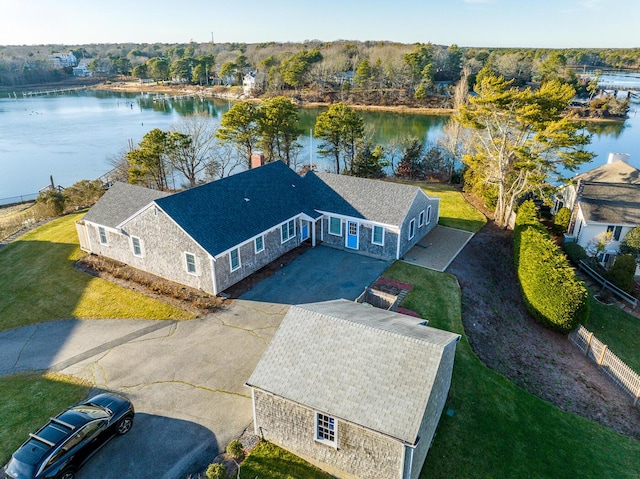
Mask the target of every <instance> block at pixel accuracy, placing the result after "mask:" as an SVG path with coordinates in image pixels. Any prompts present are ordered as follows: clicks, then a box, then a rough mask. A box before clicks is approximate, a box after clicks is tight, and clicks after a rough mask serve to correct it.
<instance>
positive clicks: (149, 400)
mask: <svg viewBox="0 0 640 479" xmlns="http://www.w3.org/2000/svg"><path fill="white" fill-rule="evenodd" d="M288 307H289V306H288V305H286V304H272V303H257V302H250V301H242V300H235V301H233V302H230V303H229V304H228V305H227V306H226V307H225V308H224V309H222V310H220V311H218V312H216V313H214V314H211V315H209V316H207V317H206V318H203V319H196V320H191V321H181V322H179V321H148V320H61V321H52V322H47V323H41V324H37V325H31V326H26V327H23V328H17V329H14V330H10V331H5V332H2V333H0V375H8V374H13V373H17V372H22V371H44V370H54V371H59V372H62V373H65V374H70V375H73V376H77V377H80V378H83V379H86V380H88V381H89V382H90V383H91V384H93V385H94V387H95V388H96V389H98V390H112V391H119V392H121V393H123V394H125V395H126V396H128V397H129V398H130V399H131V400H132V401H133V403H134V405H135V407H136V413H137V414H136V424H135V426H134V428H133V429H132V431H131V432H130V433H129V434H128V435H127V436H126V437H123V438H116V439H115V440H113V441H111V442H110V443H109V444H108V445H107V446H106V447H105V449H104V450H103V451H102V452H101V453H100V454H97V455H96V456H95V457H94V458H93V459H92V460H91V461H89V462H88V463H87V464H86V465H85V466H84V468H83V469H82V470H81V471H80V473H79V474H78V475H77V477H78V478H79V479H89V478H95V477H101V478H121V477H136V478H140V479H146V478H149V479H150V478H166V479H173V478H179V477H185V476H186V475H187V474H190V473H194V472H197V471H199V470H201V469H202V468H204V467H206V465H207V464H208V463H209V462H211V460H212V459H213V458H214V457H215V456H216V455H217V454H218V453H219V452H220V451H221V450H223V449H224V447H225V446H226V444H227V443H228V442H229V441H231V440H232V439H235V438H237V437H238V436H239V435H240V434H241V433H242V431H243V430H244V429H245V428H246V427H247V426H249V425H250V424H251V421H252V412H251V397H250V394H249V391H248V390H247V388H246V387H245V386H244V383H245V381H246V380H247V379H248V378H249V376H250V375H251V372H252V371H253V369H254V367H255V366H256V364H257V363H258V360H259V359H260V356H261V355H262V353H263V352H264V349H265V348H266V346H267V344H268V343H269V341H270V340H271V338H272V337H273V334H274V333H275V331H276V329H277V327H278V326H279V324H280V321H281V320H282V318H283V316H284V314H285V313H286V311H287V310H288Z"/></svg>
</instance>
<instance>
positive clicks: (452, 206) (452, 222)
mask: <svg viewBox="0 0 640 479" xmlns="http://www.w3.org/2000/svg"><path fill="white" fill-rule="evenodd" d="M403 183H405V184H409V185H415V186H419V187H421V188H422V189H423V190H424V192H425V193H426V194H427V195H429V196H434V197H436V198H440V199H441V200H440V220H439V221H438V224H441V225H442V226H449V227H450V228H457V229H460V230H465V231H471V232H472V233H475V232H477V231H478V230H480V228H482V227H483V226H484V225H485V223H486V222H487V218H486V217H485V216H484V215H483V214H482V213H480V212H479V211H478V210H477V209H475V208H474V207H473V206H472V205H471V204H469V202H468V201H467V200H466V199H465V198H464V196H462V195H461V194H460V191H459V190H458V189H456V188H454V187H453V186H450V185H446V184H442V183H422V182H403Z"/></svg>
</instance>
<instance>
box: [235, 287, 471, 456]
mask: <svg viewBox="0 0 640 479" xmlns="http://www.w3.org/2000/svg"><path fill="white" fill-rule="evenodd" d="M421 321H422V320H420V319H417V318H412V317H409V316H404V315H401V314H398V313H394V312H391V311H386V310H382V309H378V308H374V307H371V306H366V305H362V304H358V303H354V302H352V301H347V300H344V299H342V300H335V301H327V302H323V303H311V304H303V305H298V306H291V308H290V309H289V311H288V313H287V314H286V316H285V318H284V319H283V321H282V323H281V324H280V327H279V328H278V331H276V334H275V336H274V338H273V339H272V341H271V343H270V344H269V346H268V347H267V350H266V351H265V353H264V354H263V356H262V358H261V359H260V361H259V362H258V365H257V366H256V369H255V370H254V371H253V374H252V375H251V377H250V378H249V380H248V381H247V384H248V385H249V386H251V387H256V388H259V389H262V390H264V391H268V392H270V393H272V394H275V395H277V396H280V397H283V398H285V399H288V400H290V401H294V402H296V403H299V404H303V405H305V406H308V407H311V408H313V409H315V410H317V411H319V412H324V413H326V414H329V415H331V416H334V417H337V418H338V419H339V420H340V419H342V420H346V421H349V422H352V423H355V424H359V425H361V426H363V427H366V428H369V429H372V430H374V431H378V432H380V433H383V434H386V435H388V436H391V437H394V438H396V439H399V440H401V441H404V442H405V443H407V444H415V442H416V441H417V439H418V431H419V428H420V422H421V420H422V417H423V415H424V413H425V409H426V405H427V401H428V400H429V396H430V394H431V392H432V388H433V386H434V380H435V376H436V373H437V371H438V367H439V364H440V361H441V357H442V353H443V350H444V348H445V347H446V346H447V345H448V344H451V343H452V342H456V341H458V339H459V338H460V336H459V335H457V334H453V333H449V332H447V331H442V330H439V329H435V328H430V327H428V326H424V325H422V324H420V323H421ZM445 394H446V392H445Z"/></svg>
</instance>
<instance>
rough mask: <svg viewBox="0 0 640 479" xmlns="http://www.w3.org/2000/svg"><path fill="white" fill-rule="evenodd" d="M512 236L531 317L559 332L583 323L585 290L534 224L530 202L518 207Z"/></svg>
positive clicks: (586, 307) (586, 304)
mask: <svg viewBox="0 0 640 479" xmlns="http://www.w3.org/2000/svg"><path fill="white" fill-rule="evenodd" d="M514 233H515V234H514V244H515V263H516V270H517V273H518V279H519V280H520V286H521V288H522V294H523V298H524V301H525V304H526V306H527V309H528V310H529V312H530V313H531V315H532V316H533V317H534V318H535V319H536V320H537V321H539V322H540V323H542V324H544V325H545V326H547V327H550V328H552V329H556V330H558V331H562V332H569V331H571V330H573V329H574V328H575V327H576V326H577V325H578V323H581V322H582V323H584V322H585V320H586V319H587V317H588V315H589V294H588V292H587V289H586V287H585V286H584V284H583V283H582V282H581V281H579V280H578V278H576V275H575V273H574V271H573V269H572V268H571V266H570V264H569V261H568V260H567V257H566V256H565V255H564V253H563V252H562V250H561V249H560V248H559V247H558V246H556V245H555V244H554V243H553V242H552V241H551V239H550V238H549V234H548V233H547V231H546V230H545V228H544V226H543V225H542V224H541V223H540V222H539V221H538V217H537V212H536V207H535V205H534V204H533V202H532V201H526V202H524V203H523V204H522V205H521V206H520V208H519V210H518V216H517V217H516V227H515V232H514Z"/></svg>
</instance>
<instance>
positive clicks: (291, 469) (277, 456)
mask: <svg viewBox="0 0 640 479" xmlns="http://www.w3.org/2000/svg"><path fill="white" fill-rule="evenodd" d="M256 477H259V478H260V479H331V478H332V477H333V476H331V475H330V474H327V473H326V472H323V471H321V470H320V469H318V468H317V467H314V466H312V465H311V464H309V463H308V462H306V461H304V460H302V459H300V458H299V457H298V456H295V455H293V454H291V453H290V452H287V451H285V450H284V449H281V448H279V447H278V446H275V445H273V444H271V443H269V442H260V443H259V444H258V445H257V446H256V447H255V448H254V449H253V451H251V454H250V455H249V457H247V459H246V460H245V461H244V462H243V463H242V467H241V468H240V478H241V479H255V478H256Z"/></svg>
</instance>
